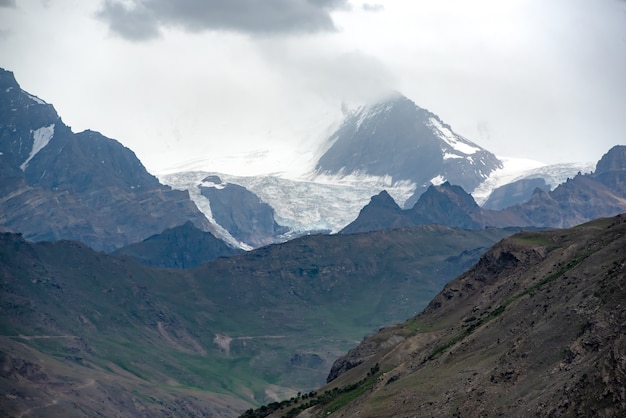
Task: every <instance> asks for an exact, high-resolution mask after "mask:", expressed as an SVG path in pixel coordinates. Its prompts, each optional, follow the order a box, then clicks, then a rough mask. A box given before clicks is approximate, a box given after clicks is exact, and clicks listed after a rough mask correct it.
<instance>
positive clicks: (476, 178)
mask: <svg viewBox="0 0 626 418" xmlns="http://www.w3.org/2000/svg"><path fill="white" fill-rule="evenodd" d="M327 145H328V149H327V150H326V152H325V153H324V154H323V155H322V156H321V157H320V159H319V160H318V162H317V165H316V167H315V175H316V176H319V177H323V176H334V177H339V178H341V177H345V176H355V175H357V176H358V175H360V176H374V177H380V178H389V179H390V180H391V181H390V182H391V184H395V183H398V182H407V181H410V182H412V183H413V184H414V185H415V194H414V196H413V197H412V198H411V199H408V200H407V201H406V202H405V204H404V206H405V207H409V206H411V205H412V204H413V203H415V201H416V200H417V198H418V197H419V195H421V194H422V193H423V192H424V191H425V190H426V188H428V186H430V185H431V184H436V183H442V182H444V181H449V182H450V183H452V184H458V185H460V186H462V187H463V188H464V189H466V190H473V189H474V188H476V187H477V186H478V185H479V184H480V183H482V182H483V181H484V180H485V179H486V178H487V177H488V176H489V174H490V173H491V172H492V171H494V170H495V169H497V168H500V167H501V166H502V163H501V162H500V161H499V160H498V158H497V157H496V156H495V155H494V154H492V153H491V152H489V151H487V150H485V149H484V148H482V147H480V146H479V145H477V144H475V143H473V142H472V141H470V140H468V139H467V138H464V137H463V136H461V135H458V134H457V133H455V132H454V131H453V130H452V128H451V127H450V126H449V125H447V124H446V123H445V122H443V121H442V120H441V119H440V118H439V117H438V116H437V115H435V114H434V113H432V112H430V111H428V110H426V109H423V108H421V107H419V106H417V105H416V104H415V103H414V102H412V101H411V100H409V99H408V98H406V97H404V96H402V95H400V94H396V95H394V96H392V97H390V98H388V99H387V100H384V101H382V102H379V103H376V104H372V105H367V106H363V107H361V108H359V109H357V110H356V111H354V112H352V113H351V114H349V115H348V116H347V117H346V118H345V120H344V122H343V124H342V125H341V126H340V127H339V129H337V130H336V131H335V132H334V133H333V134H332V135H331V136H330V138H329V139H328V142H327Z"/></svg>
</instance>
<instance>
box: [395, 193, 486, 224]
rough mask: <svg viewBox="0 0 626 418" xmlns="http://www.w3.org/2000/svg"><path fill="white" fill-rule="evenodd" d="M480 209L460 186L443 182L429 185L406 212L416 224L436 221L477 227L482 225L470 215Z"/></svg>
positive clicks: (437, 222)
mask: <svg viewBox="0 0 626 418" xmlns="http://www.w3.org/2000/svg"><path fill="white" fill-rule="evenodd" d="M480 210H481V209H480V206H478V204H476V201H474V199H473V198H472V196H471V195H470V194H468V193H466V192H465V190H463V188H462V187H460V186H455V185H451V184H450V183H448V182H445V183H443V184H442V185H440V186H430V187H429V188H428V190H426V192H425V193H424V194H423V195H422V196H420V198H419V200H418V201H417V203H416V204H415V206H413V208H411V209H409V210H408V211H407V212H408V215H409V217H410V218H411V219H412V220H413V222H414V223H415V224H417V225H419V224H429V223H436V224H442V225H448V226H454V227H459V228H467V229H477V228H481V227H482V225H481V224H480V223H479V222H477V221H476V220H474V219H473V218H472V215H473V214H474V213H476V212H480Z"/></svg>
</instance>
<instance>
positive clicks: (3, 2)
mask: <svg viewBox="0 0 626 418" xmlns="http://www.w3.org/2000/svg"><path fill="white" fill-rule="evenodd" d="M0 7H11V8H15V0H0Z"/></svg>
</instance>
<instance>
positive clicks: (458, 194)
mask: <svg viewBox="0 0 626 418" xmlns="http://www.w3.org/2000/svg"><path fill="white" fill-rule="evenodd" d="M420 201H422V202H428V201H450V202H452V203H454V204H455V205H456V206H458V207H459V208H461V209H463V210H467V211H472V210H476V209H478V208H479V206H478V204H477V203H476V201H475V200H474V198H473V197H472V195H470V194H469V193H467V192H466V191H465V190H463V188H462V187H461V186H457V185H454V184H450V182H448V181H446V182H444V183H443V184H441V185H439V186H430V187H429V188H428V190H427V191H426V193H424V195H422V198H421V199H420Z"/></svg>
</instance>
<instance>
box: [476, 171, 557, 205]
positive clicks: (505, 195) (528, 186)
mask: <svg viewBox="0 0 626 418" xmlns="http://www.w3.org/2000/svg"><path fill="white" fill-rule="evenodd" d="M535 189H541V190H543V191H546V192H549V191H550V186H548V185H547V184H546V181H545V179H543V178H541V177H538V178H530V179H520V180H517V181H514V182H512V183H509V184H505V185H504V186H500V187H498V188H497V189H495V190H494V191H493V192H491V194H490V195H489V198H488V199H487V201H486V202H485V203H484V204H483V205H482V207H483V208H485V209H492V210H500V209H504V208H508V207H509V206H513V205H517V204H519V203H524V202H526V201H527V200H529V199H530V197H531V196H532V194H533V193H534V191H535Z"/></svg>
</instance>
